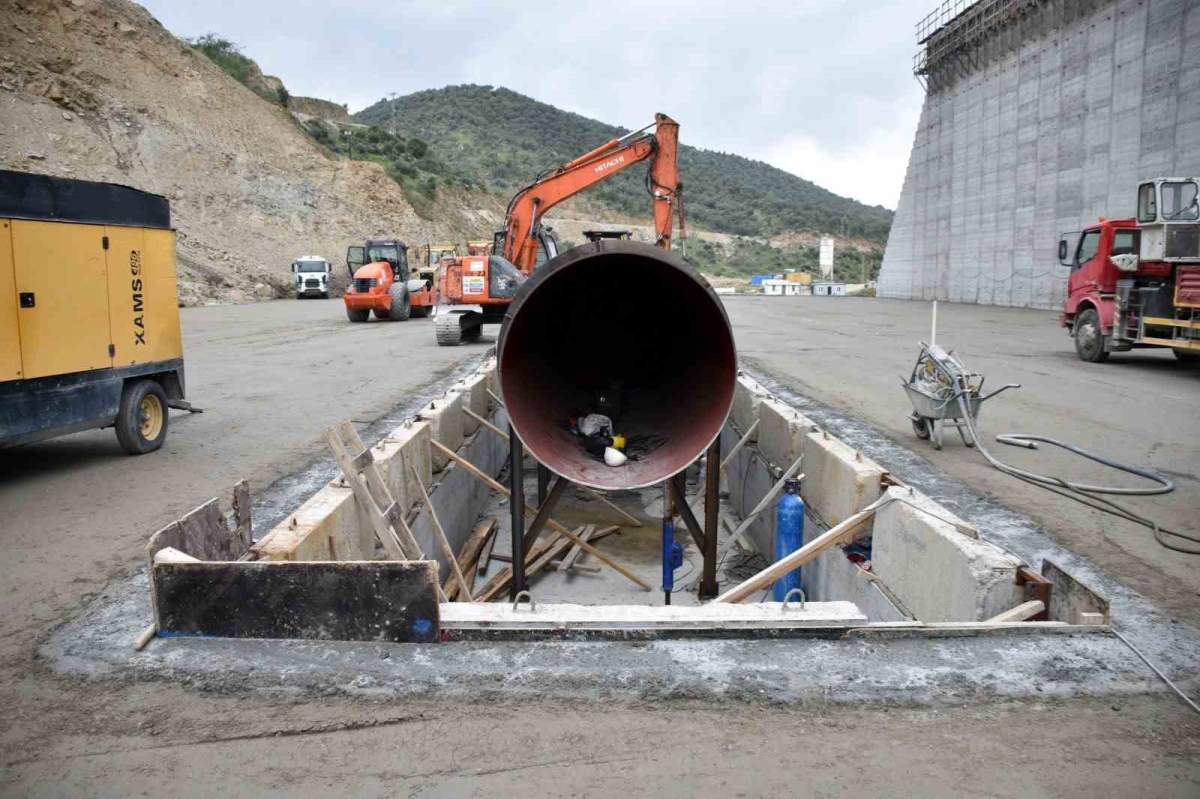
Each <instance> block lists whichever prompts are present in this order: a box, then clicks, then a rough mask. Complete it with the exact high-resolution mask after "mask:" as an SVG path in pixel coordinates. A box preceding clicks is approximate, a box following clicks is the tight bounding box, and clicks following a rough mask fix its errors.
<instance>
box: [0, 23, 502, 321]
mask: <svg viewBox="0 0 1200 799" xmlns="http://www.w3.org/2000/svg"><path fill="white" fill-rule="evenodd" d="M0 167H2V168H5V169H18V170H24V171H30V172H43V173H48V174H53V175H60V176H67V177H76V178H83V179H87V180H104V181H111V182H114V183H122V184H125V185H129V186H135V187H137V188H139V189H144V190H147V191H152V192H156V193H158V194H162V195H165V196H166V197H167V198H168V199H170V201H171V210H172V216H173V223H174V225H175V227H176V228H177V229H178V231H179V245H178V254H179V295H180V301H181V303H183V304H188V305H195V304H201V303H205V302H212V301H223V302H229V301H233V302H238V301H245V300H252V299H266V298H270V297H276V296H286V295H287V293H288V292H289V290H290V287H291V274H290V271H289V264H290V263H291V260H292V259H293V258H294V257H295V256H297V255H301V254H309V253H316V254H320V255H324V256H325V257H326V258H329V259H330V260H332V261H334V263H336V264H340V263H341V261H342V260H343V258H344V254H345V249H346V247H347V246H348V245H349V244H353V243H355V242H361V241H362V240H363V239H364V238H366V237H369V236H389V235H390V236H399V237H400V238H402V239H404V240H406V241H408V242H410V243H412V244H419V243H423V242H426V241H429V240H435V239H446V238H450V239H462V238H465V237H467V236H468V235H486V234H487V233H488V232H489V231H490V230H491V229H492V228H493V226H494V225H495V224H496V223H497V222H498V221H499V220H500V219H501V218H502V213H503V209H502V208H499V207H496V206H498V201H496V200H494V199H491V198H488V197H486V196H485V197H474V196H468V195H466V194H465V193H462V192H457V191H456V190H454V189H444V190H442V191H440V192H439V196H438V201H437V204H436V206H435V208H434V209H433V210H434V213H432V214H431V215H430V216H431V217H432V218H433V219H435V220H436V222H429V221H427V220H425V219H421V218H420V217H418V216H417V214H416V213H415V212H414V211H413V209H412V207H411V206H410V205H409V203H408V202H407V201H406V200H405V199H404V197H403V195H402V194H401V192H400V188H399V186H397V185H396V183H395V182H394V181H393V180H392V179H391V178H390V177H388V175H387V174H386V173H385V172H384V171H383V169H382V167H380V166H378V165H377V164H373V163H366V162H351V161H348V160H345V159H341V158H338V157H335V156H333V155H331V154H330V153H329V152H328V151H326V150H324V149H323V148H322V147H320V146H319V145H318V144H316V143H315V142H314V141H313V140H312V139H311V138H309V136H308V135H307V134H306V133H305V132H304V131H303V130H302V129H301V128H300V127H299V126H298V125H297V123H296V122H295V120H294V119H293V118H292V116H291V115H290V114H288V113H287V111H285V110H284V109H283V108H281V107H279V106H278V105H274V104H272V103H269V102H267V101H265V100H263V99H262V98H260V97H259V96H257V95H255V94H254V93H253V92H252V91H250V90H249V89H247V88H246V87H244V86H242V85H241V84H239V83H238V82H237V81H235V80H234V79H232V78H231V77H229V76H228V75H226V74H225V73H224V72H222V71H221V69H219V68H218V67H217V66H216V65H214V64H213V63H211V62H210V61H209V60H208V59H207V58H205V57H204V56H203V55H202V54H200V53H198V52H197V51H195V50H194V49H193V48H191V47H190V46H188V45H187V44H186V43H184V42H182V41H180V40H179V39H177V38H175V37H174V36H172V35H171V34H170V33H169V32H168V31H166V30H165V29H164V28H163V27H162V25H161V24H159V22H158V21H157V20H156V19H154V18H153V17H152V16H151V15H150V14H149V13H147V12H146V11H145V10H144V9H142V8H141V7H140V6H137V5H134V4H133V3H131V2H128V1H127V0H3V2H0ZM481 205H482V206H483V207H480V206H481ZM343 275H344V273H343V272H342V271H340V270H335V276H338V277H339V279H340V278H341V277H342V276H343Z"/></svg>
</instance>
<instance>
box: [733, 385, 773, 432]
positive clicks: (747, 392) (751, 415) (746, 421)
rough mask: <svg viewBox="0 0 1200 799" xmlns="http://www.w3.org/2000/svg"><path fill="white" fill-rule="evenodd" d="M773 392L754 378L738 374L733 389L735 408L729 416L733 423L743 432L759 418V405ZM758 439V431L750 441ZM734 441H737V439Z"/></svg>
mask: <svg viewBox="0 0 1200 799" xmlns="http://www.w3.org/2000/svg"><path fill="white" fill-rule="evenodd" d="M770 397H771V394H770V392H768V391H767V390H766V389H765V388H763V387H762V386H760V385H759V384H758V383H757V382H755V381H754V380H751V379H750V378H749V377H746V376H745V375H738V379H737V383H736V384H735V385H734V390H733V408H732V409H731V410H730V412H729V416H730V418H731V419H733V424H734V426H736V427H737V428H738V430H740V431H741V432H742V433H743V434H744V433H745V432H746V431H747V430H749V429H750V426H751V425H753V424H754V423H755V422H756V421H757V420H758V406H759V404H760V403H761V402H763V401H764V400H767V399H770ZM757 440H758V431H755V432H754V433H752V434H751V435H750V441H757ZM734 443H737V442H736V441H735V442H734Z"/></svg>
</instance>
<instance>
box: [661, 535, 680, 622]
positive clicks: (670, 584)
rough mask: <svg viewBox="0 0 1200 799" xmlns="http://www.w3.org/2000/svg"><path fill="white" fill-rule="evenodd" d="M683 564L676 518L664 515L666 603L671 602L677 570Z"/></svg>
mask: <svg viewBox="0 0 1200 799" xmlns="http://www.w3.org/2000/svg"><path fill="white" fill-rule="evenodd" d="M682 565H683V547H681V546H679V544H677V543H676V542H675V520H674V519H671V518H667V517H666V516H664V517H663V522H662V567H663V578H662V589H663V602H664V604H667V605H669V604H671V592H672V591H674V590H675V570H676V569H678V568H679V567H680V566H682Z"/></svg>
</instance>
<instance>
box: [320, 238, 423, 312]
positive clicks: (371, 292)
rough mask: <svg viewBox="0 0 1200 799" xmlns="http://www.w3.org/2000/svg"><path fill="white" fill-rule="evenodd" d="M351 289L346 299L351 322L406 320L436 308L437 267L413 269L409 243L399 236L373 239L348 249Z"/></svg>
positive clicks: (347, 263) (347, 259) (347, 292)
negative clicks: (434, 285) (372, 318)
mask: <svg viewBox="0 0 1200 799" xmlns="http://www.w3.org/2000/svg"><path fill="white" fill-rule="evenodd" d="M346 268H347V269H349V270H350V288H349V289H347V290H346V294H345V296H344V297H343V298H342V299H343V301H344V302H345V303H346V316H347V317H348V318H349V319H350V321H351V322H365V321H367V319H368V318H369V317H370V315H371V312H372V311H374V312H375V318H376V319H384V320H387V321H391V322H403V321H404V320H405V319H408V317H409V316H418V317H419V316H428V315H429V314H430V313H431V311H432V309H433V308H434V297H433V275H434V273H433V270H424V269H421V270H416V274H414V271H413V270H412V269H410V267H409V265H408V246H407V245H406V244H405V243H404V242H402V241H397V240H396V239H371V240H369V241H367V243H366V244H365V245H363V246H362V247H350V248H349V249H347V250H346Z"/></svg>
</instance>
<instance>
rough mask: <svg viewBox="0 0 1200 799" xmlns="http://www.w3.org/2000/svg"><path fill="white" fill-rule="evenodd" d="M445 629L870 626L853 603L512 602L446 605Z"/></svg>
mask: <svg viewBox="0 0 1200 799" xmlns="http://www.w3.org/2000/svg"><path fill="white" fill-rule="evenodd" d="M441 621H442V627H443V629H447V630H470V629H478V630H548V629H549V630H555V629H557V630H571V629H574V630H737V629H802V628H832V629H844V628H849V627H857V626H860V625H865V624H866V623H867V617H866V616H864V615H863V613H862V611H860V610H859V609H858V607H857V606H855V604H854V603H853V602H844V601H836V602H809V603H807V604H806V605H805V607H804V608H803V609H801V608H800V606H799V605H798V604H796V603H793V604H791V605H788V608H787V610H784V609H783V606H782V604H781V603H779V602H761V603H760V602H755V603H753V604H748V605H722V604H716V603H712V602H710V603H708V604H706V605H573V604H551V603H538V604H537V605H536V607H535V608H534V609H533V610H530V608H529V606H528V605H522V606H521V607H520V608H518V609H517V610H513V607H512V605H511V604H510V603H507V602H505V603H492V604H482V603H475V604H471V605H467V604H455V605H447V606H446V607H444V608H442V617H441Z"/></svg>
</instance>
